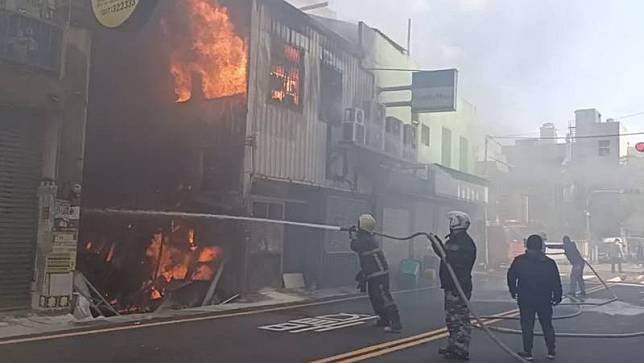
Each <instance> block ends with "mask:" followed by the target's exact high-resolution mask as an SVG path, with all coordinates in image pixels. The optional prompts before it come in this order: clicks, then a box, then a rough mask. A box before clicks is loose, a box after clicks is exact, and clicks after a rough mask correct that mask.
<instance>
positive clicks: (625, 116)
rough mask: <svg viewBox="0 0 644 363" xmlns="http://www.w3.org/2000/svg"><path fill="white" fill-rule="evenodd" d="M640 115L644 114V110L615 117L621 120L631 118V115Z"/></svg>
mask: <svg viewBox="0 0 644 363" xmlns="http://www.w3.org/2000/svg"><path fill="white" fill-rule="evenodd" d="M639 115H644V111H641V112H636V113H631V114H628V115H624V116H619V117H615V119H616V120H617V121H619V120H621V119H625V118H630V117H635V116H639Z"/></svg>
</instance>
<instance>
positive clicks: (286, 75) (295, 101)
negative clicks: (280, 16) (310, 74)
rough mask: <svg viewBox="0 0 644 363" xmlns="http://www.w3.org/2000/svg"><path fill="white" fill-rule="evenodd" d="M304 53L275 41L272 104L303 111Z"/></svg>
mask: <svg viewBox="0 0 644 363" xmlns="http://www.w3.org/2000/svg"><path fill="white" fill-rule="evenodd" d="M303 78H304V51H303V50H302V49H301V48H298V47H296V46H293V45H290V44H285V43H284V42H282V41H278V40H274V41H273V46H272V53H271V73H270V88H271V90H270V93H269V98H270V100H271V101H272V102H274V103H278V104H281V105H284V106H287V107H289V108H292V109H295V110H301V109H302V88H303V82H302V80H303Z"/></svg>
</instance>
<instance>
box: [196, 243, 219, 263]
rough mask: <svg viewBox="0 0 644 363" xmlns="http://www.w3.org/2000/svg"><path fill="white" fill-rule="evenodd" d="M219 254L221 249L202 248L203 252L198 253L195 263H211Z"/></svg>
mask: <svg viewBox="0 0 644 363" xmlns="http://www.w3.org/2000/svg"><path fill="white" fill-rule="evenodd" d="M220 253H221V248H219V247H204V248H203V250H201V252H200V253H199V259H198V260H197V262H201V263H206V262H212V261H214V260H216V259H217V257H218V256H219V254H220Z"/></svg>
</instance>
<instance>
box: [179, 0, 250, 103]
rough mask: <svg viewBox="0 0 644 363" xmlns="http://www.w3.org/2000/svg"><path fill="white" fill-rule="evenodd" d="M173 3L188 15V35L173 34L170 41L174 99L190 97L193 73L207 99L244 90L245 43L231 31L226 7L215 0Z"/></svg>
mask: <svg viewBox="0 0 644 363" xmlns="http://www.w3.org/2000/svg"><path fill="white" fill-rule="evenodd" d="M177 5H178V6H179V7H182V8H184V9H185V10H184V12H185V13H186V14H185V15H187V16H188V17H189V19H190V20H189V24H188V25H187V27H188V28H189V29H187V30H188V34H189V39H185V38H176V40H175V41H174V42H173V43H175V44H172V46H173V51H172V53H171V65H170V73H171V74H172V77H173V78H174V86H175V94H176V96H177V102H185V101H188V100H189V99H190V98H191V97H192V86H193V85H192V83H193V79H192V78H193V75H194V74H197V75H199V76H200V77H201V82H202V84H201V88H202V91H203V94H204V96H205V97H206V98H207V99H213V98H219V97H225V96H231V95H236V94H242V93H245V92H246V68H247V62H248V52H247V46H246V42H245V41H244V40H243V39H242V38H241V37H239V36H238V35H237V34H236V33H235V28H234V25H233V23H232V22H231V19H230V14H229V13H228V9H227V8H225V7H224V6H221V5H220V4H219V3H218V2H217V1H216V0H186V1H177ZM182 33H184V32H181V31H179V32H177V34H182Z"/></svg>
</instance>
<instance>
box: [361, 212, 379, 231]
mask: <svg viewBox="0 0 644 363" xmlns="http://www.w3.org/2000/svg"><path fill="white" fill-rule="evenodd" d="M358 229H359V230H361V231H365V232H369V233H373V232H374V231H375V230H376V219H375V218H374V217H373V216H372V215H371V214H363V215H361V216H360V217H359V218H358Z"/></svg>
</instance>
